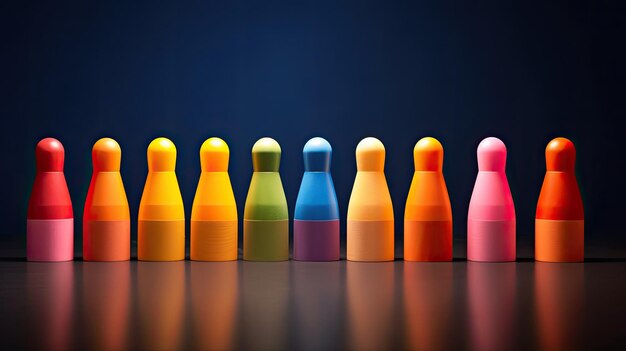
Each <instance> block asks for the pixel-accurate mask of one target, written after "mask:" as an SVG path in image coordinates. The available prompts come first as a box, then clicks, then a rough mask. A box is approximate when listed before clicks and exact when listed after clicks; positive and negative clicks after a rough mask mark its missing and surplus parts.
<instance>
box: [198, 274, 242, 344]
mask: <svg viewBox="0 0 626 351" xmlns="http://www.w3.org/2000/svg"><path fill="white" fill-rule="evenodd" d="M239 267H240V266H239V264H238V263H237V262H218V263H204V262H192V263H190V265H189V268H190V270H191V275H190V281H189V285H190V287H189V288H190V290H191V294H190V297H191V306H193V308H191V309H190V311H191V319H190V320H191V324H192V326H193V328H192V332H193V335H194V342H193V345H194V347H193V348H194V349H198V350H232V349H235V348H236V347H235V345H234V343H235V340H236V337H237V332H238V331H237V329H236V328H235V325H236V324H237V322H238V320H237V312H238V311H237V307H238V298H239Z"/></svg>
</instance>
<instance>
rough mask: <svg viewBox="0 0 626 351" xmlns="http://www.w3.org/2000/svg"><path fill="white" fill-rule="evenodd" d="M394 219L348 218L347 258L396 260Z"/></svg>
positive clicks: (368, 260) (377, 260)
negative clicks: (361, 219)
mask: <svg viewBox="0 0 626 351" xmlns="http://www.w3.org/2000/svg"><path fill="white" fill-rule="evenodd" d="M393 229H394V228H393V221H358V220H348V225H347V255H346V256H347V259H348V260H349V261H364V262H383V261H393V260H394V251H393V250H394V247H393V245H394V237H393Z"/></svg>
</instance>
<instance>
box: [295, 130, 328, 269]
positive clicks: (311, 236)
mask: <svg viewBox="0 0 626 351" xmlns="http://www.w3.org/2000/svg"><path fill="white" fill-rule="evenodd" d="M332 152H333V149H332V148H331V146H330V144H329V143H328V141H326V140H325V139H324V138H319V137H316V138H312V139H311V140H309V141H308V142H307V143H306V144H305V145H304V149H303V150H302V153H303V156H304V176H303V177H302V184H301V185H300V192H298V199H297V200H296V210H295V216H294V221H293V258H294V259H295V260H298V261H336V260H338V259H339V205H338V203H337V194H336V193H335V186H334V185H333V178H332V177H331V175H330V159H331V155H332Z"/></svg>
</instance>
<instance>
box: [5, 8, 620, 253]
mask: <svg viewBox="0 0 626 351" xmlns="http://www.w3.org/2000/svg"><path fill="white" fill-rule="evenodd" d="M0 14H1V15H0V16H1V21H0V26H1V30H2V41H1V43H0V45H1V46H2V55H1V58H0V60H2V61H1V67H2V71H3V73H2V80H1V81H2V83H1V93H2V97H3V99H2V103H1V104H0V115H1V116H2V120H3V127H4V128H3V136H2V138H1V140H2V150H3V151H2V153H3V159H4V161H2V174H3V175H2V180H3V181H2V186H3V187H4V189H3V190H2V194H3V197H2V202H1V205H0V206H1V208H0V210H1V213H2V234H4V235H7V236H9V235H13V236H22V237H24V235H25V234H24V233H25V218H26V207H27V201H28V196H29V193H30V186H31V185H32V181H33V179H34V147H35V145H36V143H37V141H38V140H39V139H41V138H43V137H47V136H54V137H56V138H58V139H59V140H61V142H62V143H63V144H64V146H65V149H66V165H65V170H66V177H67V181H68V185H69V188H70V192H71V195H72V199H73V201H74V211H75V217H76V220H77V222H76V226H77V228H78V229H77V237H80V232H81V231H80V228H81V222H80V220H81V217H82V210H83V202H84V199H85V195H86V192H87V188H88V184H89V180H90V174H91V159H90V157H91V147H92V145H93V143H94V142H95V141H96V140H97V139H98V138H101V137H104V136H109V137H112V138H115V139H116V140H117V141H118V142H119V143H120V144H121V146H122V149H123V157H122V176H123V178H124V181H125V185H126V190H127V194H128V199H129V202H130V206H131V214H132V216H133V218H136V215H137V209H138V206H139V200H140V198H141V192H142V189H143V183H144V181H145V176H146V172H147V165H146V159H145V154H146V147H147V145H148V144H149V142H150V141H151V140H152V139H153V138H155V137H158V136H166V137H168V138H170V139H171V140H172V141H174V143H175V144H176V146H177V148H178V164H177V173H178V177H179V181H180V186H181V190H182V194H183V198H184V201H185V210H186V213H187V216H189V214H190V212H191V204H192V201H193V195H194V192H195V187H196V182H197V180H198V176H199V171H200V166H199V158H198V151H199V147H200V145H201V144H202V142H203V141H204V140H205V139H206V138H208V137H210V136H220V137H222V138H223V139H225V140H226V141H227V142H228V144H229V146H230V149H231V163H230V175H231V179H232V183H233V187H234V191H235V195H236V197H237V201H238V206H239V213H240V215H241V214H242V213H243V205H244V201H245V196H246V193H247V188H248V184H249V181H250V177H251V172H252V166H251V159H250V149H251V147H252V145H253V143H254V142H255V141H256V140H257V139H258V138H260V137H263V136H271V137H273V138H275V139H276V140H277V141H278V142H279V143H280V144H281V146H282V149H283V158H282V164H281V173H282V179H283V183H284V186H285V192H286V194H287V199H288V201H289V207H290V215H291V216H292V215H293V206H294V204H295V199H296V196H297V192H298V188H299V183H300V180H301V176H302V172H303V165H302V153H301V152H302V147H303V145H304V143H305V142H306V141H307V140H308V139H309V138H311V137H313V136H322V137H324V138H326V139H327V140H329V141H330V142H331V144H332V146H333V148H334V155H333V163H332V170H333V177H334V180H335V186H336V189H337V195H338V198H339V203H340V210H341V213H342V220H345V214H346V210H347V205H348V200H349V196H350V191H351V187H352V183H353V180H354V175H355V171H356V166H355V159H354V150H355V147H356V145H357V143H358V142H359V140H360V139H362V138H363V137H366V136H376V137H378V138H379V139H380V140H381V141H382V142H383V143H384V144H385V146H386V149H387V163H386V173H387V179H388V182H389V187H390V190H391V195H392V198H393V201H394V206H395V208H394V209H395V216H396V223H397V226H396V229H397V230H396V237H397V239H398V240H399V242H400V243H401V238H402V218H403V211H404V202H405V200H406V194H407V192H408V189H409V185H410V182H411V177H412V174H413V161H412V149H413V146H414V144H415V142H416V141H417V140H419V139H420V138H421V137H423V136H429V135H430V136H434V137H436V138H438V139H439V140H440V141H441V142H442V143H443V145H444V148H445V166H444V172H445V176H446V180H447V183H448V188H449V192H450V196H451V200H452V206H453V213H454V217H455V226H454V230H455V240H456V241H457V244H459V246H463V242H464V240H465V228H466V227H465V221H466V216H467V206H468V203H469V199H470V195H471V191H472V187H473V183H474V179H475V176H476V171H477V167H476V160H475V150H476V146H477V145H478V143H479V142H480V140H481V139H482V138H484V137H487V136H492V135H493V136H498V137H500V138H501V139H502V140H503V141H504V142H505V143H506V145H507V147H508V150H509V158H508V167H507V172H508V175H509V181H510V185H511V189H512V192H513V197H514V200H515V204H516V210H517V218H518V243H520V244H521V245H532V242H533V225H534V211H535V206H536V200H537V197H538V194H539V190H540V186H541V182H542V179H543V175H544V172H545V165H544V154H543V152H544V148H545V146H546V144H547V142H548V141H549V140H550V139H551V138H553V137H556V136H566V137H569V138H571V139H572V140H573V141H574V142H575V144H576V146H577V148H578V175H579V181H580V184H581V188H582V191H583V195H584V199H585V210H586V223H587V232H586V236H587V244H588V247H590V246H591V247H593V246H600V247H606V248H610V247H611V246H614V245H616V244H618V243H623V242H624V235H623V229H622V225H623V221H622V220H621V219H622V218H623V217H624V210H625V206H624V201H625V200H624V199H626V186H625V185H624V170H625V161H624V152H623V146H622V145H623V141H622V140H621V138H622V137H623V136H624V131H623V129H622V128H618V127H617V126H618V121H619V120H620V119H621V118H623V117H624V116H625V113H626V106H625V101H626V83H625V82H626V69H625V68H624V65H625V64H626V49H625V45H626V21H625V18H626V8H625V5H624V2H622V1H589V2H571V1H562V2H560V3H558V2H545V3H544V2H537V3H533V2H529V1H516V2H514V4H505V2H502V1H492V2H481V1H477V2H475V1H461V0H459V1H433V2H432V3H430V2H429V3H425V2H394V1H381V2H375V3H374V2H364V1H355V2H349V3H348V2H339V1H324V2H322V1H313V2H303V1H285V2H273V1H254V2H232V1H219V2H205V1H195V2H189V3H184V4H183V2H180V1H176V2H175V1H172V2H162V1H148V2H145V3H143V4H137V3H134V2H133V4H131V3H130V2H125V1H119V2H110V1H98V2H94V1H75V2H62V1H61V2H50V3H45V4H44V3H35V2H29V1H9V2H2V4H1V5H0ZM344 224H345V221H344ZM135 229H136V225H135V223H133V235H135V233H134V231H135ZM344 229H345V226H344V228H342V230H344ZM344 237H345V233H344ZM77 247H79V246H78V244H77Z"/></svg>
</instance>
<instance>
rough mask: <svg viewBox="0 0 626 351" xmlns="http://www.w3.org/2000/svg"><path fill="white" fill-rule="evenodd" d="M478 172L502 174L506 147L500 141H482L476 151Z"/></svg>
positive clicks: (486, 139)
mask: <svg viewBox="0 0 626 351" xmlns="http://www.w3.org/2000/svg"><path fill="white" fill-rule="evenodd" d="M476 154H477V155H478V170H479V171H487V172H504V169H505V167H506V146H505V145H504V143H503V142H502V140H500V139H498V138H494V137H489V138H485V139H483V141H481V142H480V144H479V145H478V149H477V150H476Z"/></svg>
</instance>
